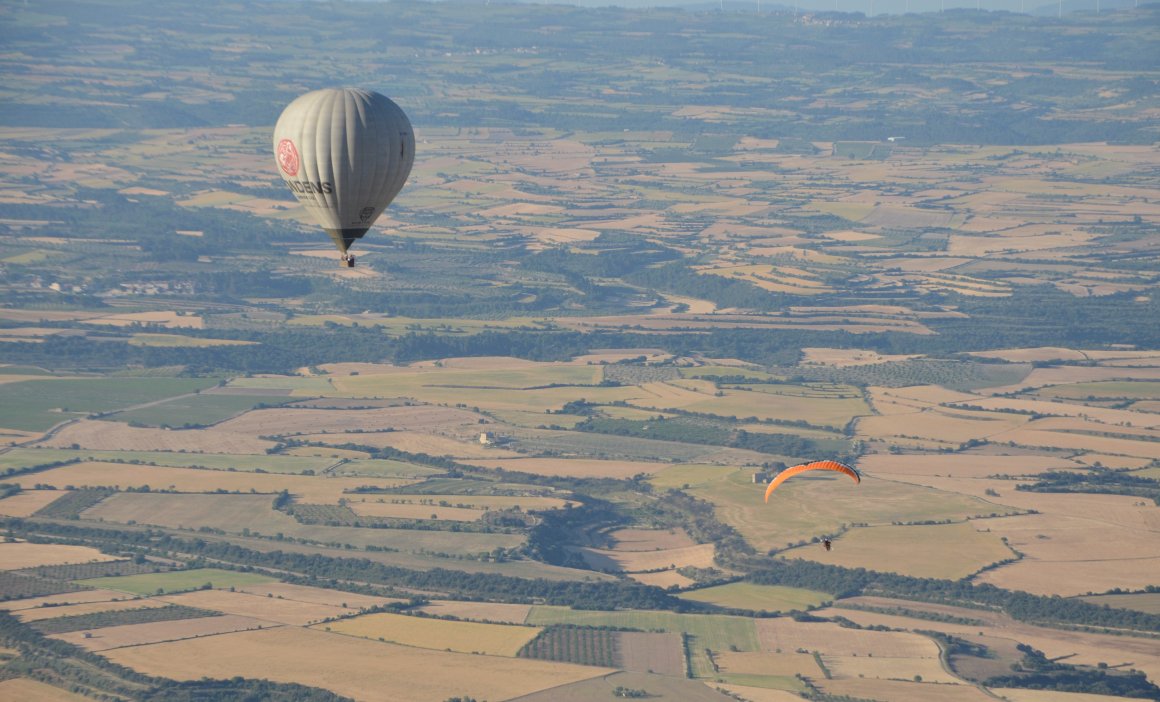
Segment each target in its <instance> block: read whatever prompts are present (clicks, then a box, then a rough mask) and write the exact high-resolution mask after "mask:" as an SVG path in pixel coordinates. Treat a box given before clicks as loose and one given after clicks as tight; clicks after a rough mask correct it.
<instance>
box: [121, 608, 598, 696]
mask: <svg viewBox="0 0 1160 702" xmlns="http://www.w3.org/2000/svg"><path fill="white" fill-rule="evenodd" d="M105 655H106V656H107V657H108V658H110V659H111V660H113V661H114V662H116V663H120V664H122V665H128V666H130V667H132V668H135V669H137V670H141V671H142V672H145V673H149V674H152V675H163V676H166V677H171V678H175V679H178V680H196V679H198V678H201V677H203V676H209V677H215V678H230V677H233V676H236V675H241V676H244V677H248V678H266V679H269V680H277V681H284V682H298V683H301V684H303V685H312V686H317V687H325V688H326V689H328V690H333V691H334V692H336V693H338V694H340V695H346V696H348V697H353V698H354V699H356V700H360V701H361V700H366V701H367V702H374V701H377V700H383V699H390V700H393V701H397V702H430V701H431V700H444V699H447V698H449V697H454V696H456V695H465V694H468V695H472V696H478V697H479V698H480V699H495V700H506V699H512V698H516V697H519V696H520V695H527V694H530V693H533V692H536V691H539V690H546V689H549V688H554V687H557V686H559V685H565V684H568V683H572V682H576V681H578V680H584V679H586V678H591V677H597V676H600V675H604V674H606V673H608V672H610V671H608V670H607V669H602V668H592V667H588V666H578V665H570V664H564V663H547V662H542V661H533V660H527V659H521V658H503V657H497V656H474V655H471V654H463V653H450V652H446V651H432V650H429V649H421V648H411V647H408V646H399V645H397V644H391V643H384V642H381V641H372V640H369V639H362V638H356V637H351V636H343V635H341V634H338V633H331V632H325V631H319V630H312V629H301V628H297V627H280V628H277V629H267V630H262V631H256V630H250V631H241V632H238V633H234V634H229V635H226V636H214V637H202V638H195V639H187V640H184V641H176V642H171V643H164V644H156V645H152V646H133V647H130V648H121V649H117V650H115V651H108V652H106V654H105ZM449 671H450V673H451V674H449Z"/></svg>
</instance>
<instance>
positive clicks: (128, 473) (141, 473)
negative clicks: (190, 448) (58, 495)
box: [15, 461, 410, 518]
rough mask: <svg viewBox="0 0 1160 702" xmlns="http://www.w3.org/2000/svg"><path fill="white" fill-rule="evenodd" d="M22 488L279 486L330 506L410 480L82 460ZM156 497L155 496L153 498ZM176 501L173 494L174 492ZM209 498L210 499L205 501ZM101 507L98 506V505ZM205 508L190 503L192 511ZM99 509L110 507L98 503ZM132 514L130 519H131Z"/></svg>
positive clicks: (28, 480) (276, 489) (248, 489)
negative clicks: (365, 489) (370, 488)
mask: <svg viewBox="0 0 1160 702" xmlns="http://www.w3.org/2000/svg"><path fill="white" fill-rule="evenodd" d="M15 482H17V483H19V484H20V485H21V486H22V487H32V486H33V485H35V484H37V483H40V484H43V485H52V486H53V487H55V488H57V489H58V490H59V489H65V488H69V487H77V488H80V487H118V488H119V489H121V490H126V489H128V488H135V489H138V488H141V487H143V486H149V488H150V489H152V490H172V491H175V492H183V493H203V494H204V493H214V492H216V491H219V490H222V491H225V492H230V493H246V494H248V493H254V492H257V493H263V494H268V495H276V494H278V493H280V492H281V491H283V490H287V491H289V492H290V493H292V494H294V495H297V496H298V497H299V499H301V500H302V501H303V502H311V503H322V504H335V503H337V502H338V500H339V499H340V498H342V497H343V496H344V493H345V491H347V490H352V489H354V488H357V487H359V486H361V485H368V484H373V485H381V486H383V487H392V486H397V485H405V484H407V483H408V482H410V481H407V480H391V479H385V478H323V477H315V476H305V475H278V474H276V473H245V472H238V471H226V470H206V469H200V468H173V467H167V466H149V465H133V464H128V463H105V462H101V461H82V462H81V463H74V464H72V465H67V466H61V467H60V468H53V469H51V470H47V471H43V472H40V473H36V474H34V475H31V476H28V477H19V478H16V479H15ZM155 497H156V496H155ZM173 497H174V498H175V499H176V498H177V497H178V496H173ZM132 499H133V497H132V496H130V495H126V494H117V495H113V496H111V497H110V498H109V504H110V505H116V504H117V503H118V502H121V503H124V504H125V505H128V504H130V503H131V502H132ZM196 501H197V498H196V497H194V498H192V499H189V500H177V501H176V502H177V503H184V504H190V505H194V503H195V502H196ZM208 502H212V500H208ZM98 508H101V507H98ZM208 508H209V507H204V506H197V505H194V507H193V509H196V510H200V509H208ZM103 509H114V508H113V507H108V506H106V507H103ZM130 518H131V517H130Z"/></svg>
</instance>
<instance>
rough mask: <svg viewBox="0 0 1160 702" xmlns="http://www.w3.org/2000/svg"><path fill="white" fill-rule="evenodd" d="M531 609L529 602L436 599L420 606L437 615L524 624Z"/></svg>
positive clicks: (421, 609)
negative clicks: (506, 602) (507, 602)
mask: <svg viewBox="0 0 1160 702" xmlns="http://www.w3.org/2000/svg"><path fill="white" fill-rule="evenodd" d="M531 609H532V606H531V605H527V604H505V603H502V602H457V601H455V600H434V601H432V602H431V603H430V604H428V605H424V606H423V607H421V608H419V611H420V612H424V613H426V614H430V615H432V616H436V617H455V618H457V619H466V620H468V621H477V622H488V623H494V624H523V623H524V622H525V621H526V620H527V618H528V612H530V611H531Z"/></svg>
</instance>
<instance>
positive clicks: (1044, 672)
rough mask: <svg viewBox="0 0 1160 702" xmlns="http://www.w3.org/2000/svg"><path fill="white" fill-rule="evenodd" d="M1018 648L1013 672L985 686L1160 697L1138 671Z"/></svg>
mask: <svg viewBox="0 0 1160 702" xmlns="http://www.w3.org/2000/svg"><path fill="white" fill-rule="evenodd" d="M1016 648H1017V649H1019V651H1020V652H1021V653H1022V654H1023V659H1022V660H1021V661H1020V662H1019V663H1016V664H1015V665H1014V666H1012V667H1013V668H1014V670H1015V672H1014V674H1012V675H1000V676H996V677H993V678H988V679H987V680H985V681H983V684H984V685H986V686H987V687H1019V688H1028V689H1032V690H1055V691H1057V692H1085V693H1088V694H1094V695H1109V696H1113V697H1132V698H1139V699H1146V700H1157V699H1160V687H1157V686H1156V685H1155V684H1154V683H1152V682H1149V680H1148V676H1147V675H1145V674H1144V673H1143V672H1141V671H1138V670H1128V671H1118V670H1111V669H1109V668H1108V667H1107V666H1106V665H1103V666H1100V667H1096V668H1090V667H1086V666H1085V667H1080V666H1074V665H1068V664H1067V663H1061V662H1059V661H1053V660H1051V659H1049V658H1048V657H1047V656H1046V655H1044V653H1043V651H1040V650H1038V649H1036V648H1033V647H1031V646H1029V645H1027V644H1019V645H1017V646H1016Z"/></svg>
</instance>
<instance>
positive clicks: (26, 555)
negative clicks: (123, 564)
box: [0, 541, 117, 570]
mask: <svg viewBox="0 0 1160 702" xmlns="http://www.w3.org/2000/svg"><path fill="white" fill-rule="evenodd" d="M115 560H117V557H116V556H110V555H108V554H104V553H101V552H100V551H98V550H97V549H95V548H90V547H88V546H68V545H65V544H33V543H29V542H27V541H6V542H0V570H20V569H22V568H35V567H37V566H49V565H64V564H66V563H94V562H100V561H115Z"/></svg>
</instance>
